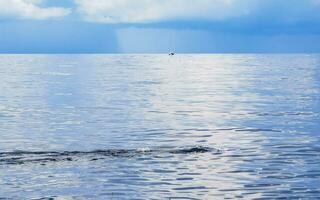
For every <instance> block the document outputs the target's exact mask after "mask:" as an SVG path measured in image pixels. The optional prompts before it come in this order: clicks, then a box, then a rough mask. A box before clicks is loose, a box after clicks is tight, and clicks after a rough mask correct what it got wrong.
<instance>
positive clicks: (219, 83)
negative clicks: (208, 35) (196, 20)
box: [0, 54, 320, 199]
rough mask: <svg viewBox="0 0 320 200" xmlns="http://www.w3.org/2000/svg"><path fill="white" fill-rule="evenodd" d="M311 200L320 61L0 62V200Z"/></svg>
mask: <svg viewBox="0 0 320 200" xmlns="http://www.w3.org/2000/svg"><path fill="white" fill-rule="evenodd" d="M241 198H243V199H277V198H279V199H281V198H282V199H284V198H288V199H289V198H290V199H320V55H318V54H310V55H306V54H291V55H290V54H289V55H285V54H279V55H272V54H257V55H254V54H252V55H250V54H243V55H241V54H235V55H232V54H229V55H175V56H168V55H0V199H241Z"/></svg>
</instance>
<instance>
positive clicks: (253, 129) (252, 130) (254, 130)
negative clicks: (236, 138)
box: [235, 128, 281, 133]
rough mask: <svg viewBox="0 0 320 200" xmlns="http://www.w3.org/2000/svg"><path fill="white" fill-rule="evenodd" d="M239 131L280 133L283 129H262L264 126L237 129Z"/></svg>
mask: <svg viewBox="0 0 320 200" xmlns="http://www.w3.org/2000/svg"><path fill="white" fill-rule="evenodd" d="M235 131H237V132H278V133H280V132H281V130H275V129H262V128H244V129H235Z"/></svg>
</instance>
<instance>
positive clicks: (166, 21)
mask: <svg viewBox="0 0 320 200" xmlns="http://www.w3.org/2000/svg"><path fill="white" fill-rule="evenodd" d="M170 51H176V52H180V53H315V52H320V0H0V53H167V52H170Z"/></svg>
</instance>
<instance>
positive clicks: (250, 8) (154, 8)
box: [74, 0, 320, 23]
mask: <svg viewBox="0 0 320 200" xmlns="http://www.w3.org/2000/svg"><path fill="white" fill-rule="evenodd" d="M74 2H75V4H76V10H77V12H78V13H79V14H80V16H82V17H83V18H84V19H85V20H86V21H91V22H101V23H154V22H162V21H172V20H173V21H174V20H176V21H179V20H180V21H181V20H184V21H188V20H206V21H215V22H216V21H226V20H230V19H235V18H241V19H243V18H244V19H250V20H251V21H254V20H261V19H262V20H269V21H274V20H275V21H279V22H286V23H293V22H297V21H306V20H319V19H320V0H281V1H280V0H134V1H133V0H90V1H88V0H74Z"/></svg>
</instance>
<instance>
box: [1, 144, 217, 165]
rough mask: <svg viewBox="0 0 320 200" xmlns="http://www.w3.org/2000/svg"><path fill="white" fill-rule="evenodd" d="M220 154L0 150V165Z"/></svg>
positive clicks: (205, 149)
mask: <svg viewBox="0 0 320 200" xmlns="http://www.w3.org/2000/svg"><path fill="white" fill-rule="evenodd" d="M209 152H211V153H214V154H220V153H221V152H220V151H219V150H218V149H215V148H210V147H202V146H196V147H188V148H174V149H148V148H147V149H107V150H94V151H63V152H58V151H12V152H0V165H15V164H17V165H19V164H27V163H48V162H63V161H69V162H70V161H77V160H79V159H81V158H87V159H89V160H90V161H97V160H101V159H105V158H108V157H120V158H130V157H139V156H143V155H148V156H150V157H155V158H157V157H163V156H165V155H167V154H169V155H174V154H199V153H209Z"/></svg>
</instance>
